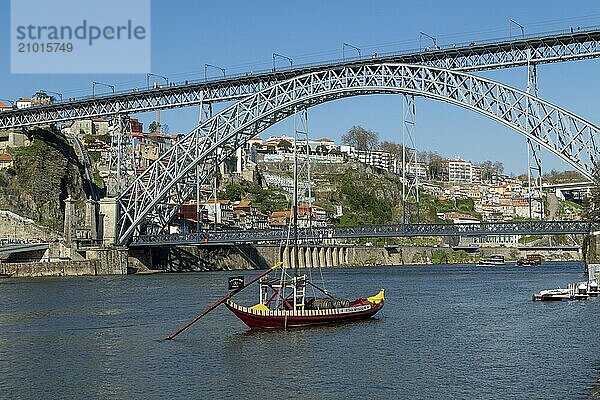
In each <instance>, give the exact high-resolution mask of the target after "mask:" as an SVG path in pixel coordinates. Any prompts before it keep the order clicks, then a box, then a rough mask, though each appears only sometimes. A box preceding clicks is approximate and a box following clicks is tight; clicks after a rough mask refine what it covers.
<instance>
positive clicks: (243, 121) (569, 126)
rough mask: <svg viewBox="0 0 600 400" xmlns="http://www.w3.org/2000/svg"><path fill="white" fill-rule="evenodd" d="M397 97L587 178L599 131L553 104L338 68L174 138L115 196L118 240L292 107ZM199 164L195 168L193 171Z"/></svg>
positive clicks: (463, 82) (490, 87)
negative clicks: (471, 115)
mask: <svg viewBox="0 0 600 400" xmlns="http://www.w3.org/2000/svg"><path fill="white" fill-rule="evenodd" d="M395 93H396V94H398V93H400V94H410V95H415V96H423V97H428V98H431V99H435V100H440V101H444V102H447V103H450V104H455V105H458V106H461V107H464V108H466V109H469V110H472V111H475V112H477V113H480V114H482V115H484V116H486V117H488V118H491V119H493V120H495V121H498V122H500V123H502V124H504V125H506V126H507V127H509V128H511V129H513V130H514V131H516V132H518V133H520V134H522V135H524V136H526V137H527V138H530V139H532V140H533V141H535V142H536V143H539V144H540V145H541V146H542V147H544V148H546V149H547V150H548V151H550V152H551V153H554V154H555V155H557V156H558V157H560V158H562V159H563V160H565V161H566V162H567V163H569V164H571V165H572V166H573V167H575V168H576V169H577V170H578V171H579V172H581V173H582V174H583V175H584V176H586V177H588V178H589V177H591V170H592V165H593V163H594V162H595V161H596V159H597V146H596V141H597V138H596V136H597V133H598V129H599V128H598V127H597V126H596V125H594V124H592V123H591V122H588V121H586V120H584V119H583V118H580V117H578V116H577V115H575V114H573V113H571V112H569V111H567V110H564V109H562V108H560V107H558V106H556V105H554V104H551V103H549V102H546V101H544V100H541V99H539V98H537V97H534V96H532V95H530V94H527V93H526V92H523V91H520V90H517V89H514V88H511V87H509V86H506V85H503V84H501V83H498V82H494V81H492V80H489V79H485V78H481V77H477V76H474V75H471V74H467V73H462V72H457V71H450V70H445V69H439V68H433V67H427V66H423V65H406V64H383V65H381V64H377V65H360V66H356V67H341V68H335V69H330V70H327V71H319V72H314V73H310V74H306V75H303V76H299V77H296V78H293V79H290V80H287V81H285V82H280V83H278V84H275V85H272V86H270V87H268V88H266V89H264V90H262V91H260V92H258V93H255V94H253V95H251V96H248V97H246V98H245V99H243V100H241V101H239V102H237V103H235V104H233V105H232V106H230V107H228V108H226V109H225V110H223V111H222V112H220V113H219V114H217V115H215V116H214V117H213V118H211V119H209V120H207V121H205V122H204V123H202V124H200V125H199V126H198V127H197V128H196V129H194V130H193V131H192V132H190V133H189V134H187V135H186V136H184V137H183V138H182V139H180V140H179V141H178V142H177V143H176V144H175V145H174V146H173V147H172V148H171V149H169V150H168V151H167V152H166V153H165V154H163V155H162V156H161V157H160V158H159V159H158V160H157V161H156V162H155V163H153V164H152V165H151V166H150V167H149V168H148V169H147V170H145V171H144V172H143V173H142V174H141V175H140V176H139V177H138V178H137V179H136V180H135V181H134V183H133V184H132V185H131V186H130V187H129V188H127V190H125V191H124V193H123V194H122V195H121V197H120V198H119V201H118V205H119V208H120V210H119V213H120V219H119V222H118V227H119V232H118V234H117V237H118V243H120V244H124V243H126V242H127V241H128V240H129V239H130V237H131V236H132V235H134V234H135V233H137V234H139V233H144V231H145V230H146V229H147V227H151V226H158V227H161V226H164V225H166V223H168V221H169V220H170V219H171V218H172V216H173V215H174V213H175V212H176V210H177V208H178V205H179V204H181V203H182V202H184V201H185V200H186V199H189V198H191V196H192V194H193V190H194V189H193V188H194V185H195V184H196V182H195V181H194V179H196V175H198V177H199V179H200V180H201V181H202V182H204V181H206V179H207V177H208V176H209V175H210V170H211V169H212V168H213V165H212V164H211V163H208V162H206V161H207V160H209V159H210V155H211V154H213V153H214V152H215V150H216V149H217V148H220V149H221V151H220V152H218V153H217V156H216V161H217V162H218V163H220V162H222V161H223V160H225V159H226V158H227V157H229V156H231V155H233V154H234V152H235V150H236V149H237V148H238V147H240V146H242V145H243V144H244V143H245V142H246V141H247V140H249V139H250V138H252V137H253V136H255V135H257V134H259V133H260V132H262V131H263V130H264V129H266V128H267V127H269V126H271V125H273V124H274V123H276V122H277V121H280V120H282V119H283V118H286V117H288V116H290V115H292V114H293V113H294V112H295V110H296V109H297V108H298V107H300V108H308V107H311V106H314V105H317V104H320V103H324V102H328V101H332V100H336V99H340V98H345V97H350V96H357V95H366V94H395ZM533 110H535V112H533ZM531 127H534V128H536V129H531ZM537 128H539V129H537ZM534 133H537V134H534ZM197 165H200V171H199V172H198V174H194V172H195V169H196V166H197ZM190 181H192V182H193V183H192V184H191V185H190Z"/></svg>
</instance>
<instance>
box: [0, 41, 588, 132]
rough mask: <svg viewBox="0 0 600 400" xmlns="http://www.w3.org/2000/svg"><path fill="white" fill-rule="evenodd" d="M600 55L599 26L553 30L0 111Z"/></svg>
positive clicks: (86, 114) (157, 102)
mask: <svg viewBox="0 0 600 400" xmlns="http://www.w3.org/2000/svg"><path fill="white" fill-rule="evenodd" d="M597 57H600V30H598V29H593V30H586V31H576V32H561V33H559V34H557V33H552V34H546V35H540V36H531V37H526V38H523V39H513V40H506V39H502V40H492V41H487V42H477V43H475V42H470V43H464V44H460V45H456V46H455V45H452V46H445V47H437V48H435V49H432V50H429V49H425V50H423V49H421V50H418V51H415V50H412V51H405V52H400V53H386V54H379V55H377V56H376V57H374V58H366V59H365V58H363V59H351V60H341V61H340V60H337V61H333V62H325V63H320V64H312V65H304V66H298V67H294V68H286V69H282V70H277V71H262V72H259V73H245V74H239V75H232V76H228V77H225V78H220V79H211V80H202V81H195V82H188V81H185V82H181V83H178V84H172V85H171V86H168V87H164V88H159V89H146V88H144V89H141V90H138V89H133V90H128V91H125V92H121V93H116V94H114V95H112V94H111V95H102V96H95V97H91V96H90V97H85V98H78V99H72V100H68V99H67V100H66V101H64V102H58V103H54V104H51V105H40V106H36V107H31V108H27V109H23V110H15V111H5V112H2V113H1V114H0V129H5V128H15V127H23V126H32V125H40V124H47V123H52V122H60V121H71V120H74V119H80V118H90V117H99V116H108V115H115V114H117V113H122V114H129V113H138V112H146V111H152V110H158V109H168V108H175V107H185V106H191V105H197V104H200V103H202V102H204V103H211V102H219V101H226V100H233V99H238V98H241V97H244V96H247V95H248V94H251V93H255V92H257V91H259V90H261V89H263V88H265V87H267V86H270V85H272V84H274V83H277V82H281V81H284V80H287V79H290V78H293V77H295V76H299V75H303V74H307V73H311V72H315V71H326V70H331V69H335V68H341V67H348V66H360V65H363V64H373V63H406V64H426V65H429V66H434V67H439V68H445V69H454V70H463V71H479V70H486V69H495V68H509V67H517V66H522V65H526V64H527V63H528V62H531V63H537V64H541V63H553V62H564V61H573V60H581V59H587V58H597Z"/></svg>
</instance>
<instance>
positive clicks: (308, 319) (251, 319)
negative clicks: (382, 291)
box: [225, 300, 384, 329]
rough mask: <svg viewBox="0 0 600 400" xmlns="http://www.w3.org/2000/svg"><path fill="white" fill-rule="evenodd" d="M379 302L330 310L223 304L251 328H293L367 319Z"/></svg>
mask: <svg viewBox="0 0 600 400" xmlns="http://www.w3.org/2000/svg"><path fill="white" fill-rule="evenodd" d="M383 303H384V302H383V300H381V301H380V302H379V303H368V304H363V305H358V306H350V307H347V308H338V309H330V310H255V309H252V308H250V307H243V306H240V305H237V304H235V303H234V302H233V301H231V300H228V301H227V302H226V303H225V305H226V306H227V308H229V310H231V312H233V313H234V314H235V316H236V317H238V318H239V319H241V320H242V322H244V323H245V324H246V325H248V326H249V327H250V328H251V329H276V328H284V329H285V328H293V327H303V326H312V325H323V324H334V323H342V322H351V321H357V320H361V319H367V318H371V317H372V316H374V315H375V314H376V313H377V312H378V311H379V310H381V309H382V308H383Z"/></svg>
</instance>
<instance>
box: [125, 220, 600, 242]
mask: <svg viewBox="0 0 600 400" xmlns="http://www.w3.org/2000/svg"><path fill="white" fill-rule="evenodd" d="M599 229H600V226H599V224H593V223H591V222H587V221H519V222H481V223H468V224H388V225H359V226H331V227H318V228H310V229H307V228H300V229H298V240H299V241H301V242H309V241H322V240H325V239H357V238H372V237H417V236H490V235H531V234H537V235H562V234H586V233H590V232H593V231H597V230H599ZM287 237H288V231H287V230H286V229H251V230H234V229H229V230H218V231H208V230H207V231H201V232H194V233H174V234H158V235H141V236H138V237H136V238H134V240H133V241H132V243H131V245H132V246H151V245H177V244H198V245H202V244H208V245H214V244H241V243H261V242H264V243H283V242H285V241H286V240H287Z"/></svg>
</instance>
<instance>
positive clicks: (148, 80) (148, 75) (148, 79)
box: [146, 72, 169, 89]
mask: <svg viewBox="0 0 600 400" xmlns="http://www.w3.org/2000/svg"><path fill="white" fill-rule="evenodd" d="M151 76H156V77H157V78H162V79H164V80H165V82H167V86H169V78H167V77H166V76H162V75H158V74H153V73H152V72H146V88H148V89H150V77H151Z"/></svg>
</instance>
